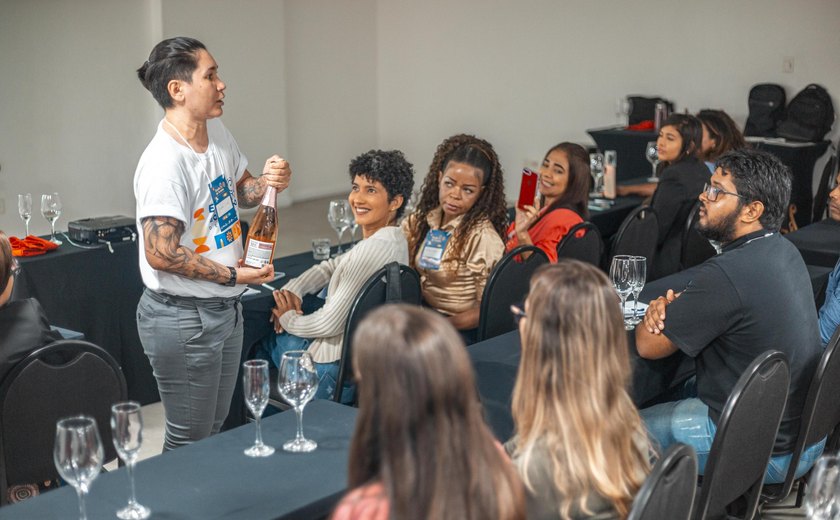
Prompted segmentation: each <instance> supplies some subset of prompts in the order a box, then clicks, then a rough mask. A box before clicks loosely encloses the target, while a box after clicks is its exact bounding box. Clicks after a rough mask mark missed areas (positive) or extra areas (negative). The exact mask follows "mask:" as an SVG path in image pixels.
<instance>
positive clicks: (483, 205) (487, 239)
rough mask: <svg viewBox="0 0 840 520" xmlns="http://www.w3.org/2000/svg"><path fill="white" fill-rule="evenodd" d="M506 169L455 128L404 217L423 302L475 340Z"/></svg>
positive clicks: (500, 219) (500, 222)
mask: <svg viewBox="0 0 840 520" xmlns="http://www.w3.org/2000/svg"><path fill="white" fill-rule="evenodd" d="M503 177H504V175H503V173H502V167H501V165H500V164H499V158H498V156H497V155H496V151H495V150H493V146H492V145H491V144H490V143H488V142H487V141H485V140H483V139H479V138H477V137H475V136H472V135H466V134H459V135H454V136H452V137H450V138H448V139H446V140H445V141H443V142H442V143H441V144H440V145H439V146H438V148H437V151H436V152H435V157H434V159H432V164H431V166H429V173H428V175H426V179H425V181H424V182H423V188H422V192H421V194H420V200H419V202H418V203H417V206H416V208H415V210H414V212H413V213H412V214H411V215H409V217H408V218H407V219H405V221H403V224H402V226H403V232H404V233H405V235H406V238H407V240H408V253H409V259H410V262H411V267H413V268H415V269H417V271H418V272H419V273H420V281H421V286H422V292H423V300H424V302H425V304H426V305H428V306H430V307H432V308H433V309H435V310H437V311H438V312H440V313H441V314H443V315H445V316H447V317H448V318H449V320H450V322H451V323H452V325H454V326H455V328H456V329H458V330H459V331H460V332H461V334H462V336H463V337H464V339H465V341H466V342H467V343H468V344H469V343H472V342H474V341H475V328H476V327H477V326H478V317H479V306H480V304H481V296H482V293H483V292H484V285H485V284H486V283H487V277H488V276H489V275H490V272H491V271H492V270H493V267H494V266H495V265H496V262H498V261H499V259H500V258H501V257H502V255H503V254H504V251H505V245H504V242H503V241H502V234H503V233H504V231H505V226H506V221H507V213H506V210H505V194H504V179H503Z"/></svg>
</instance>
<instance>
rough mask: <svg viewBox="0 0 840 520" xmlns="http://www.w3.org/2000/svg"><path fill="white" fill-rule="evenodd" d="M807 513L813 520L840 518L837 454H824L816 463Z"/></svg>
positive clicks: (809, 490)
mask: <svg viewBox="0 0 840 520" xmlns="http://www.w3.org/2000/svg"><path fill="white" fill-rule="evenodd" d="M800 485H801V484H800ZM805 513H806V514H807V515H808V518H810V519H812V520H828V519H834V518H840V456H838V455H837V454H829V455H823V456H822V457H820V458H819V459H817V462H816V463H815V464H814V470H813V473H812V474H811V478H810V479H809V482H808V495H807V496H806V497H805Z"/></svg>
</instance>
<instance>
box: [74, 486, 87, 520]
mask: <svg viewBox="0 0 840 520" xmlns="http://www.w3.org/2000/svg"><path fill="white" fill-rule="evenodd" d="M83 488H84V486H79V487H77V488H76V494H77V495H79V520H87V511H86V510H85V490H84V489H83Z"/></svg>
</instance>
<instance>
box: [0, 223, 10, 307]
mask: <svg viewBox="0 0 840 520" xmlns="http://www.w3.org/2000/svg"><path fill="white" fill-rule="evenodd" d="M12 263H13V258H12V244H11V242H9V237H7V236H6V234H5V233H3V232H2V231H0V294H3V291H5V290H6V286H8V285H9V280H11V279H12Z"/></svg>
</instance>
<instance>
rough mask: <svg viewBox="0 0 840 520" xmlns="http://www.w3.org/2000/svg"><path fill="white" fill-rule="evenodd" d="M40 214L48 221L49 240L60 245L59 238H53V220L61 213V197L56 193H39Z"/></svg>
mask: <svg viewBox="0 0 840 520" xmlns="http://www.w3.org/2000/svg"><path fill="white" fill-rule="evenodd" d="M41 215H43V216H44V218H45V219H47V222H49V223H50V228H51V229H52V233H51V234H50V242H52V243H53V244H56V245H61V240H59V239H57V238H55V221H56V220H58V217H59V216H60V215H61V199H60V198H58V193H53V194H52V195H48V194H44V195H41Z"/></svg>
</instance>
